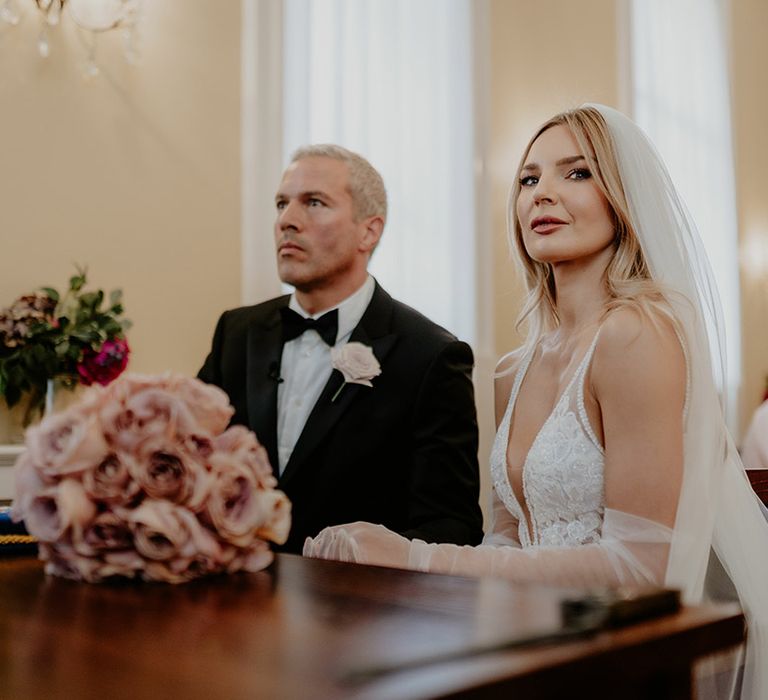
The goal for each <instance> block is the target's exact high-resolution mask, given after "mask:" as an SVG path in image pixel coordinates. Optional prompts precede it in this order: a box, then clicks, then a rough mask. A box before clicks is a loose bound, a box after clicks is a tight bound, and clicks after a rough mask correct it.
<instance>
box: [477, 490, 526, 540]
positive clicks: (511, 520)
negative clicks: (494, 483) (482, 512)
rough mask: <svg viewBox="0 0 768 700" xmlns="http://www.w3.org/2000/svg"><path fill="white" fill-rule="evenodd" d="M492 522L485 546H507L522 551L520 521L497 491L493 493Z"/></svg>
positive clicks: (485, 538) (486, 535)
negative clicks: (519, 530) (519, 532)
mask: <svg viewBox="0 0 768 700" xmlns="http://www.w3.org/2000/svg"><path fill="white" fill-rule="evenodd" d="M490 520H491V522H490V527H489V529H488V532H487V533H486V534H485V537H484V538H483V544H490V545H507V546H509V547H516V548H518V549H520V536H519V534H518V527H519V521H518V520H517V518H516V517H515V516H514V515H512V513H510V512H509V510H508V509H507V507H506V506H505V505H504V503H503V501H502V500H501V499H500V498H499V497H498V495H497V494H496V490H495V489H494V490H493V491H492V492H491V517H490Z"/></svg>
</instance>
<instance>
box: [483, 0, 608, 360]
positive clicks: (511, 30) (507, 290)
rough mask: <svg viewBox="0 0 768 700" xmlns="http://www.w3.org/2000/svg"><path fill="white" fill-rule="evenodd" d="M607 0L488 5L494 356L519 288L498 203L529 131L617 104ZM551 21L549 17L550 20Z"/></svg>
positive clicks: (505, 345) (509, 332)
mask: <svg viewBox="0 0 768 700" xmlns="http://www.w3.org/2000/svg"><path fill="white" fill-rule="evenodd" d="M614 5H615V3H614V2H613V0H579V2H573V1H572V0H541V1H540V2H523V1H520V0H514V1H510V0H492V2H491V22H490V24H491V89H490V92H491V105H490V109H491V137H490V141H489V148H488V152H489V172H490V180H491V207H492V217H491V225H492V229H493V246H494V251H493V252H494V255H493V260H494V261H495V262H494V268H493V275H494V292H495V293H494V303H495V308H494V319H495V330H496V350H497V354H499V355H501V354H503V353H506V352H509V351H510V350H513V349H514V348H515V347H517V346H518V345H519V343H520V338H519V337H518V335H517V333H516V332H515V329H514V322H515V317H516V315H517V312H518V310H519V308H520V301H521V290H522V286H521V284H520V281H519V279H518V278H517V273H516V269H515V267H514V264H513V263H512V261H511V259H510V257H509V253H508V246H507V238H506V201H507V194H508V192H509V188H510V187H511V185H512V180H513V178H514V175H515V169H516V168H517V164H518V160H519V158H520V155H521V153H522V150H523V148H524V147H525V144H526V143H527V141H528V139H529V138H530V136H531V134H532V133H533V131H534V130H535V128H536V127H537V126H538V125H539V124H541V123H542V122H543V121H544V120H546V119H547V118H548V117H551V116H552V115H553V114H555V113H557V112H559V111H561V110H563V109H568V108H569V107H575V106H578V105H580V104H582V103H583V102H602V103H605V104H609V105H612V106H618V105H617V102H618V88H617V82H618V62H619V59H618V52H617V41H616V31H615V28H616V9H615V6H614ZM553 18H557V21H554V19H553Z"/></svg>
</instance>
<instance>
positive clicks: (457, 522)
mask: <svg viewBox="0 0 768 700" xmlns="http://www.w3.org/2000/svg"><path fill="white" fill-rule="evenodd" d="M288 300H289V297H288V296H283V297H279V298H277V299H272V300H270V301H267V302H264V303H263V304H258V305H256V306H248V307H243V308H239V309H233V310H231V311H227V312H225V313H224V314H223V315H222V316H221V318H220V319H219V322H218V325H217V327H216V331H215V334H214V337H213V344H212V348H211V352H210V354H209V355H208V358H207V359H206V361H205V364H204V365H203V367H202V369H201V370H200V372H199V374H198V377H199V378H200V379H202V380H203V381H206V382H208V383H211V384H215V385H217V386H219V387H221V388H222V389H224V391H226V392H227V394H229V398H230V401H231V403H232V405H233V406H234V408H235V415H234V417H233V419H232V422H233V423H238V424H242V425H246V426H248V427H249V428H251V430H253V431H254V432H255V433H256V436H257V437H258V439H259V441H260V442H261V443H262V444H263V445H264V446H265V447H266V449H267V452H268V453H269V459H270V462H271V464H272V465H273V468H274V469H275V473H276V476H277V464H278V461H277V434H276V433H277V386H278V382H277V378H278V377H279V376H280V375H279V371H280V369H279V368H280V358H281V354H282V337H281V334H282V331H281V317H280V311H279V310H280V308H281V307H283V306H286V305H287V304H288ZM350 341H357V342H360V343H363V344H365V345H368V346H370V347H371V348H372V350H373V352H374V354H375V355H376V358H377V359H378V361H379V363H380V364H381V375H379V376H378V377H376V378H375V379H373V388H370V387H366V386H360V385H357V384H348V385H347V386H345V387H344V389H343V391H342V392H341V393H340V394H339V396H338V398H337V399H336V400H335V401H331V397H332V396H333V395H334V393H335V392H336V390H337V389H338V388H339V387H340V386H341V384H342V382H343V377H342V375H341V373H340V372H339V371H338V370H333V372H332V374H331V377H330V379H329V380H328V383H327V384H326V386H325V388H324V389H323V392H322V394H321V395H320V398H319V399H318V401H317V403H316V404H315V406H314V408H313V409H312V412H311V413H310V415H309V418H308V419H307V422H306V424H305V426H304V430H303V432H302V433H301V435H300V437H299V440H298V442H297V443H296V446H295V448H294V450H293V453H292V455H291V458H290V460H289V461H288V464H287V465H285V469H284V470H283V474H282V476H280V477H279V488H281V489H282V490H283V491H284V492H285V493H286V495H287V496H288V498H290V500H291V502H292V504H293V511H292V520H293V524H292V527H291V533H290V536H289V538H288V541H287V542H286V544H285V545H284V547H283V549H284V550H286V551H291V552H301V549H302V546H303V543H304V539H305V538H306V537H308V536H314V535H316V534H317V533H318V532H319V531H320V530H322V529H323V528H324V527H326V526H328V525H337V524H341V523H348V522H354V521H357V520H365V521H369V522H373V523H381V524H383V525H385V526H387V527H388V528H390V529H391V530H394V531H396V532H400V533H402V534H403V535H405V536H406V537H409V538H415V537H418V538H419V539H423V540H426V541H427V542H454V543H456V544H477V543H478V542H479V541H480V539H481V538H482V515H481V512H480V508H479V506H478V495H479V475H478V465H477V419H476V415H475V404H474V392H473V387H472V381H471V372H472V364H473V357H472V350H471V349H470V347H469V346H468V345H467V344H466V343H462V342H460V341H458V340H457V339H456V338H455V337H454V336H453V335H451V334H450V333H448V331H446V330H444V329H443V328H440V327H439V326H437V325H436V324H434V323H433V322H432V321H430V320H429V319H427V318H426V317H424V316H422V315H421V314H419V313H418V312H417V311H414V310H413V309H411V308H410V307H408V306H405V305H404V304H401V303H400V302H398V301H395V300H394V299H392V297H390V296H389V294H387V293H386V292H385V291H384V290H383V289H382V288H381V287H379V286H378V284H377V285H376V288H375V291H374V294H373V298H372V299H371V303H370V304H369V306H368V308H367V309H366V311H365V313H364V314H363V317H362V319H361V320H360V323H359V324H358V326H357V327H356V328H355V330H354V331H353V332H352V335H351V338H350Z"/></svg>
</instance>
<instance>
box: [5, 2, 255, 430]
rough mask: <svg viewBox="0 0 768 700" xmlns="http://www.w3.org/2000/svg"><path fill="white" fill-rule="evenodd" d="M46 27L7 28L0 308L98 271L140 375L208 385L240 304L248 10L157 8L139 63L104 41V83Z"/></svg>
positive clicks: (113, 39)
mask: <svg viewBox="0 0 768 700" xmlns="http://www.w3.org/2000/svg"><path fill="white" fill-rule="evenodd" d="M19 4H21V5H26V4H29V5H32V3H19ZM37 20H38V17H37V16H36V14H35V13H34V10H33V8H32V7H30V8H29V9H28V10H27V14H26V16H25V17H24V19H23V21H22V23H21V24H20V25H19V26H18V27H15V28H9V27H6V26H5V25H0V251H2V252H1V253H0V255H1V256H2V257H0V305H2V306H4V305H6V304H9V303H10V302H11V301H12V300H13V299H14V298H15V297H16V296H18V295H19V294H20V293H22V292H25V291H28V290H32V289H34V288H36V287H38V286H40V285H43V284H45V285H52V286H56V287H60V288H61V287H62V286H64V285H65V284H66V281H67V279H68V278H69V276H70V274H71V273H72V272H73V271H74V268H73V266H72V263H73V262H79V263H83V264H87V265H88V267H89V277H90V282H92V283H93V284H94V285H98V286H99V287H103V288H109V289H111V288H112V287H122V288H123V290H124V293H125V304H126V308H127V315H128V316H129V317H130V318H131V319H132V320H133V321H134V324H135V325H134V328H133V329H132V330H131V332H130V334H129V339H130V342H131V345H132V347H133V356H132V360H131V364H130V369H132V370H134V371H138V372H146V373H154V372H161V371H164V370H169V369H170V370H174V371H178V372H184V373H194V372H196V371H197V369H198V367H199V366H200V364H201V363H202V361H203V359H204V357H205V353H206V352H207V348H208V345H209V343H210V337H211V333H212V330H213V325H214V323H215V320H216V317H217V316H218V314H219V313H220V311H221V310H223V309H224V308H227V307H232V306H235V305H237V304H238V303H239V299H240V214H239V212H240V208H239V206H240V205H239V203H240V190H239V187H240V170H239V168H240V161H239V148H240V116H239V114H240V112H239V109H240V96H239V91H240V54H239V51H240V8H239V3H238V2H235V1H233V2H221V3H219V2H209V1H208V0H174V1H173V2H146V3H144V13H143V21H142V24H141V30H142V31H141V40H140V57H139V63H138V65H136V66H129V65H126V64H125V63H124V61H123V59H122V55H121V45H120V39H121V37H120V35H119V33H118V34H117V35H116V36H109V35H105V36H103V37H102V41H100V43H99V47H98V48H99V54H98V55H99V57H100V58H101V59H102V62H103V65H104V70H103V72H102V75H100V76H99V77H97V78H94V79H87V78H84V76H83V67H84V62H85V51H84V49H83V46H82V44H81V42H80V41H79V39H78V36H77V34H76V33H75V32H74V30H73V27H72V26H71V25H70V24H69V23H68V22H66V21H65V23H64V24H63V25H62V26H60V27H59V28H57V30H55V31H52V32H51V49H52V50H51V55H50V57H49V58H48V59H47V60H43V59H41V58H40V57H39V56H38V55H37V53H36V48H35V42H36V38H37V35H38V32H39V26H40V25H39V23H38V21H37ZM65 20H66V17H65ZM2 413H3V411H0V423H2V421H3V419H4V416H3V415H2ZM0 427H1V426H0ZM1 441H2V440H0V442H1Z"/></svg>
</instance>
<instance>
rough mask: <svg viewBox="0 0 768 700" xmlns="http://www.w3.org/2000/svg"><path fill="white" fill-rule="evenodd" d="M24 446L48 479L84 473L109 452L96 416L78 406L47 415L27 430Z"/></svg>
mask: <svg viewBox="0 0 768 700" xmlns="http://www.w3.org/2000/svg"><path fill="white" fill-rule="evenodd" d="M26 445H27V450H28V452H29V456H30V459H31V460H32V462H33V463H34V465H35V467H36V468H37V469H38V470H39V471H40V473H41V474H42V475H43V477H47V478H56V477H61V476H66V475H68V474H77V473H79V472H83V471H85V470H86V469H89V468H91V467H93V466H94V465H96V464H99V463H100V462H101V461H102V460H103V459H104V458H105V457H106V456H107V454H108V453H109V448H108V446H107V443H106V441H105V440H104V436H103V435H102V433H101V429H100V426H99V422H98V420H97V419H96V416H95V415H90V414H88V413H83V412H82V411H80V410H79V408H78V407H77V406H72V407H70V408H69V409H67V410H66V411H63V412H61V413H54V414H52V415H50V416H47V417H46V418H45V419H43V421H42V422H41V423H40V425H38V426H36V427H33V428H30V429H29V430H28V431H27V439H26Z"/></svg>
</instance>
